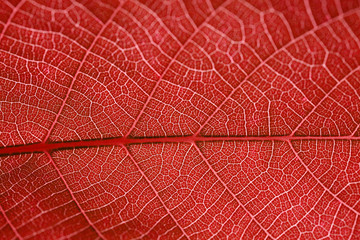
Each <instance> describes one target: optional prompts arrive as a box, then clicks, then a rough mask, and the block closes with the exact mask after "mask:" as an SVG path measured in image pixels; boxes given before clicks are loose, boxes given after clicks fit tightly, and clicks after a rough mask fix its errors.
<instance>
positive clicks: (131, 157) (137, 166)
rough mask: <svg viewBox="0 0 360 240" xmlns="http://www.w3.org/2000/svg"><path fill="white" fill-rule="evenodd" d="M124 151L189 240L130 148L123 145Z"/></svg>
mask: <svg viewBox="0 0 360 240" xmlns="http://www.w3.org/2000/svg"><path fill="white" fill-rule="evenodd" d="M121 146H122V147H123V148H124V150H125V151H126V153H127V154H128V156H129V157H130V159H131V161H132V162H133V163H134V164H135V166H136V168H137V170H138V171H139V172H140V174H141V176H142V177H143V178H144V179H145V180H146V182H147V183H148V184H149V186H150V188H151V189H152V191H153V192H154V193H155V195H156V197H157V198H158V199H159V201H160V202H161V204H162V205H163V206H164V208H165V210H166V212H167V214H168V215H169V216H170V217H171V219H172V220H173V221H174V223H175V224H176V225H177V226H178V228H179V229H180V230H181V232H182V233H183V235H184V236H186V238H188V239H189V236H188V235H187V234H186V233H185V231H184V229H183V228H182V227H180V226H179V224H178V223H177V222H176V221H175V218H174V216H173V215H172V214H171V212H170V210H169V209H168V208H167V207H166V205H165V203H164V201H163V200H162V199H161V198H160V196H159V193H158V192H157V191H156V189H155V188H154V186H153V185H152V184H151V182H150V180H149V179H148V178H147V176H146V175H145V173H144V171H143V170H141V168H140V167H139V165H138V164H137V162H136V161H135V159H134V158H133V156H132V155H131V154H130V151H129V150H128V148H127V147H126V146H125V145H121Z"/></svg>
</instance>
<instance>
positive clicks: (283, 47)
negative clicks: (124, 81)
mask: <svg viewBox="0 0 360 240" xmlns="http://www.w3.org/2000/svg"><path fill="white" fill-rule="evenodd" d="M357 10H358V9H355V10H350V11H348V12H346V13H344V14H343V15H340V16H337V17H335V18H333V19H331V20H329V21H328V22H325V23H323V24H320V25H317V26H316V27H315V28H313V29H311V30H309V31H307V32H306V33H304V34H302V35H299V36H298V37H296V38H295V39H293V40H292V41H290V42H288V43H287V44H285V45H283V46H282V47H280V48H279V49H277V50H275V51H274V52H273V53H271V54H270V55H269V56H268V57H266V58H265V59H263V60H262V62H260V64H258V65H257V66H256V67H255V68H254V69H253V70H252V71H251V72H250V73H249V74H248V75H247V76H246V78H245V79H244V80H243V82H245V81H247V80H248V79H249V78H250V77H251V76H252V75H253V74H254V73H256V71H257V70H259V69H260V68H261V67H262V66H264V65H267V60H268V59H271V58H272V57H273V56H275V55H276V54H277V53H279V52H280V51H281V50H283V49H286V48H287V47H288V46H291V45H292V44H294V43H296V41H297V40H299V39H302V38H304V37H306V36H308V35H310V34H313V33H315V31H316V30H318V29H320V28H322V27H325V26H328V25H329V24H331V23H333V22H335V21H338V20H339V19H342V18H344V17H345V16H346V15H350V14H352V13H353V12H356V11H357ZM243 82H242V83H243ZM242 83H240V84H239V85H238V86H237V87H235V88H234V89H233V90H232V92H231V93H230V94H229V95H228V96H227V97H226V98H225V99H224V101H222V103H221V104H220V105H219V106H218V107H217V109H215V111H214V112H213V113H212V114H211V115H210V116H209V118H207V120H206V121H205V122H204V123H203V124H202V125H201V126H200V128H199V129H198V131H196V133H194V135H199V134H200V132H201V130H202V128H203V127H204V126H206V124H207V123H208V122H209V121H210V120H211V119H212V118H213V117H214V115H215V114H216V113H217V112H218V111H219V110H220V109H221V107H222V106H223V105H224V104H225V103H226V102H227V100H229V99H230V98H231V97H232V96H233V95H234V94H235V92H236V91H237V90H238V89H239V87H240V86H241V85H242Z"/></svg>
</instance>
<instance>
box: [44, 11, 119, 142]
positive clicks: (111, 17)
mask: <svg viewBox="0 0 360 240" xmlns="http://www.w3.org/2000/svg"><path fill="white" fill-rule="evenodd" d="M121 7H122V4H119V6H117V8H116V9H115V10H114V12H113V13H112V14H111V16H110V18H109V19H108V20H107V22H106V23H104V25H103V26H102V28H101V29H100V31H99V32H98V34H97V35H96V37H95V38H94V40H93V41H92V43H91V45H90V46H89V48H88V49H87V51H86V53H85V54H84V57H83V59H82V60H81V62H80V64H79V67H78V69H77V70H76V73H75V76H74V77H73V79H72V81H71V83H70V86H69V88H68V91H67V93H66V96H65V98H64V100H63V102H62V104H61V107H60V109H59V112H58V114H56V117H55V120H54V121H53V123H52V125H51V127H50V129H49V131H48V133H47V135H46V136H45V138H44V140H43V143H45V142H46V141H47V139H48V138H49V137H50V134H51V132H52V130H53V129H54V127H55V124H56V123H57V122H58V119H59V117H60V114H61V112H62V110H63V109H64V107H65V104H66V101H67V99H68V98H69V96H70V92H71V90H72V88H73V86H74V83H75V80H76V78H77V76H78V75H79V74H80V69H81V67H82V65H83V64H84V63H85V62H86V58H87V56H88V55H89V54H90V53H91V49H92V48H93V46H95V44H96V42H97V40H98V39H99V37H100V36H101V34H102V33H103V32H104V31H105V29H106V27H107V25H108V24H109V23H110V22H111V21H112V20H113V18H114V17H115V16H116V13H117V12H118V11H119V10H120V9H121Z"/></svg>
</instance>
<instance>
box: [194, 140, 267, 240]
mask: <svg viewBox="0 0 360 240" xmlns="http://www.w3.org/2000/svg"><path fill="white" fill-rule="evenodd" d="M192 145H193V146H194V148H195V150H196V151H197V153H198V154H199V156H201V158H202V159H203V160H204V162H205V163H206V165H207V166H208V167H209V169H210V170H211V172H212V173H213V174H214V176H216V178H217V179H218V181H219V182H220V183H221V184H222V185H223V186H224V188H225V189H226V190H227V191H228V192H229V193H230V194H231V196H232V197H233V198H234V199H235V201H236V202H237V203H238V204H239V205H240V206H242V208H243V209H244V210H245V212H246V213H247V214H248V215H249V216H250V217H251V219H252V220H253V221H254V222H256V224H258V225H259V227H260V228H261V229H262V230H263V231H264V232H265V233H266V235H268V236H270V237H272V235H271V234H270V233H269V232H268V231H267V230H266V229H265V228H263V227H262V225H261V224H260V223H259V221H258V220H256V218H255V217H254V216H253V215H252V214H251V213H250V212H249V211H248V210H247V209H246V208H245V207H244V205H243V204H242V203H241V202H240V201H239V199H238V198H237V197H236V196H235V195H234V193H233V192H232V191H230V189H229V188H228V187H227V185H226V184H225V182H224V181H223V180H222V179H221V178H220V177H219V175H218V174H217V173H216V171H215V170H214V169H213V168H212V167H211V165H210V163H209V162H208V161H207V159H206V158H205V157H204V155H203V154H202V152H201V151H200V149H199V147H198V146H197V145H196V144H195V143H192Z"/></svg>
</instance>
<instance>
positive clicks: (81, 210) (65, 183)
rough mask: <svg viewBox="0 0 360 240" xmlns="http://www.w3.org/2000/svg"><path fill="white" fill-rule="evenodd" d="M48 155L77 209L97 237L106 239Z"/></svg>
mask: <svg viewBox="0 0 360 240" xmlns="http://www.w3.org/2000/svg"><path fill="white" fill-rule="evenodd" d="M44 153H45V154H46V156H47V157H48V158H49V160H50V162H51V164H52V165H53V167H54V168H55V170H56V172H57V174H58V175H59V177H60V179H61V180H62V182H63V183H64V185H65V187H66V189H67V190H68V191H69V193H70V195H71V197H72V199H73V200H74V202H75V204H76V205H77V207H78V208H79V210H80V212H81V213H82V215H83V216H84V218H85V219H86V221H87V222H88V223H89V225H90V226H91V227H92V228H93V229H94V230H95V232H96V233H97V235H98V236H99V237H100V238H102V239H106V238H105V237H104V236H103V234H102V233H101V232H100V230H99V229H97V228H96V227H95V225H94V224H93V223H92V222H91V221H90V219H89V217H88V216H87V215H86V213H85V211H84V210H83V209H82V207H81V206H80V203H79V202H78V201H77V199H76V197H75V196H74V193H73V192H72V191H71V189H70V187H69V185H68V184H67V182H66V181H65V178H64V176H63V175H62V174H61V172H60V169H59V168H58V167H57V165H56V164H55V161H54V159H53V158H52V157H51V155H50V153H49V152H47V151H45V152H44Z"/></svg>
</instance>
